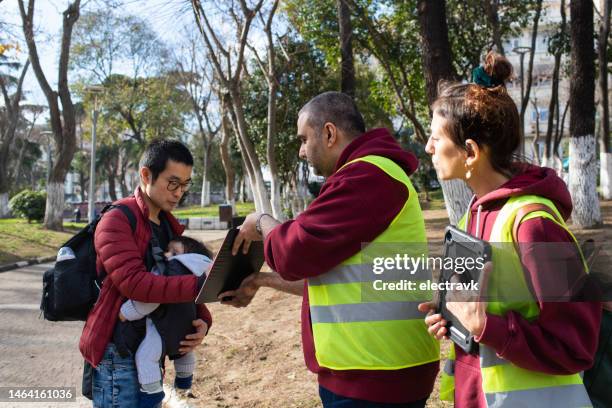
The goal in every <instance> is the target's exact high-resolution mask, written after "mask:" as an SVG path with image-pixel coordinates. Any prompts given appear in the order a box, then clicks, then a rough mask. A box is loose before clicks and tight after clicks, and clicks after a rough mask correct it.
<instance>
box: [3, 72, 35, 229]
mask: <svg viewBox="0 0 612 408" xmlns="http://www.w3.org/2000/svg"><path fill="white" fill-rule="evenodd" d="M29 66H30V62H29V61H26V63H25V64H24V65H23V68H22V69H21V75H20V76H19V79H18V80H17V86H16V89H15V93H14V94H13V95H9V88H8V77H7V76H6V75H4V76H0V89H1V90H2V96H3V98H4V110H5V116H6V126H5V130H4V132H2V134H0V218H5V217H8V216H9V208H8V193H9V189H10V187H11V183H10V181H11V178H10V177H9V155H10V152H11V146H12V144H13V141H14V139H15V133H16V131H17V125H18V123H19V120H20V119H21V109H20V106H19V103H20V102H21V96H22V94H23V81H24V79H25V75H26V72H27V71H28V67H29Z"/></svg>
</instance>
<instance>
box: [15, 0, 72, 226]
mask: <svg viewBox="0 0 612 408" xmlns="http://www.w3.org/2000/svg"><path fill="white" fill-rule="evenodd" d="M18 4H19V13H20V15H21V21H22V26H23V32H24V36H25V40H26V44H27V47H28V55H29V59H30V63H31V64H32V69H33V70H34V74H35V75H36V79H37V80H38V83H39V85H40V87H41V89H42V91H43V93H44V94H45V98H46V99H47V103H48V106H49V121H50V124H51V129H52V130H53V138H54V140H55V146H56V149H55V150H56V152H57V154H56V157H55V159H56V160H55V165H54V167H53V169H52V172H51V177H50V178H49V183H48V185H47V203H46V207H45V221H44V225H45V228H48V229H52V230H61V229H62V222H63V220H62V214H63V210H64V188H63V187H64V180H65V179H66V174H67V172H68V170H69V169H70V162H71V161H72V158H73V156H74V152H75V150H76V117H75V110H74V105H73V103H72V99H71V97H70V89H69V88H68V61H69V59H70V42H71V39H72V28H73V27H74V23H76V21H77V20H78V18H79V9H80V5H81V0H74V2H72V3H70V4H69V5H68V7H67V8H66V10H65V11H64V12H63V13H62V17H63V18H62V40H61V51H60V57H59V68H58V81H57V87H58V91H57V92H55V91H54V90H53V89H52V88H51V86H50V85H49V82H48V81H47V78H46V77H45V74H44V72H43V70H42V66H41V64H40V60H39V57H38V51H37V47H36V41H35V38H34V9H35V8H34V0H30V1H29V2H28V7H27V11H26V7H25V6H24V2H23V0H19V1H18ZM58 99H59V103H58ZM60 103H61V109H60Z"/></svg>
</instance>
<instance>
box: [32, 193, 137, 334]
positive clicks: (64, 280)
mask: <svg viewBox="0 0 612 408" xmlns="http://www.w3.org/2000/svg"><path fill="white" fill-rule="evenodd" d="M115 208H119V209H120V210H121V211H123V213H124V214H125V215H126V217H127V218H128V220H129V221H130V227H131V228H132V234H133V233H134V231H135V230H136V217H135V216H134V213H132V211H131V210H130V209H129V208H128V207H127V206H126V205H122V204H110V205H107V206H106V207H104V208H103V209H102V211H101V212H100V215H98V217H97V218H96V219H95V220H93V221H92V222H90V223H89V224H87V226H85V227H84V228H83V229H82V230H80V231H79V232H77V233H76V235H74V236H73V237H72V238H70V240H68V242H66V243H65V244H64V245H63V246H62V247H68V248H70V249H72V252H74V258H73V259H66V260H62V261H59V262H56V263H55V265H54V266H53V268H51V269H49V270H47V271H46V272H45V273H44V275H43V291H42V299H41V302H40V310H41V312H42V315H43V316H44V318H45V320H49V321H53V322H57V321H73V320H83V321H84V320H86V319H87V315H88V314H89V311H90V310H91V309H92V307H93V305H94V304H95V303H96V301H97V300H98V296H99V295H100V288H101V286H102V281H103V279H104V277H105V276H106V273H105V272H104V271H100V275H99V276H98V273H97V271H96V250H95V248H94V234H95V232H96V226H97V225H98V222H100V219H101V218H102V216H103V215H104V214H105V213H107V212H109V211H111V210H113V209H115Z"/></svg>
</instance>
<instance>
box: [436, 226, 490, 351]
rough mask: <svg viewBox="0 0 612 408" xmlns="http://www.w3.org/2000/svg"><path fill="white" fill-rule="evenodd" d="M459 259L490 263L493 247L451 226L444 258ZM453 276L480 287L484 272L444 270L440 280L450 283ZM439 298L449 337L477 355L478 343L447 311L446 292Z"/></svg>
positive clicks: (445, 241) (439, 309) (440, 294)
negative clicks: (481, 259)
mask: <svg viewBox="0 0 612 408" xmlns="http://www.w3.org/2000/svg"><path fill="white" fill-rule="evenodd" d="M457 257H471V258H474V259H476V258H478V257H482V258H483V259H484V261H485V263H486V262H490V261H491V246H490V245H489V243H488V242H486V241H483V240H481V239H478V238H476V237H474V236H472V235H470V234H468V233H466V232H465V231H462V230H460V229H458V228H456V227H454V226H449V227H446V230H445V231H444V258H457ZM453 275H455V276H456V278H458V279H459V281H461V282H464V283H469V282H471V281H472V280H473V281H476V282H478V283H479V286H478V287H480V284H481V283H482V282H481V281H480V278H481V276H482V270H480V269H478V268H474V269H471V270H466V271H465V272H463V273H461V274H458V273H456V272H455V271H454V270H450V269H449V270H446V269H442V271H441V272H440V279H439V280H440V282H447V281H450V280H451V277H453ZM456 278H455V279H456ZM437 296H438V311H439V312H440V313H441V314H442V317H443V318H444V319H445V320H446V322H447V323H446V329H447V331H448V332H447V333H448V336H449V337H450V339H451V340H452V341H453V342H454V343H455V344H456V345H458V346H459V347H461V348H462V349H463V350H464V351H465V352H466V353H475V352H476V351H477V349H478V343H476V341H475V340H474V336H472V335H471V334H470V332H469V331H468V330H467V329H466V328H465V327H463V325H462V324H461V323H460V322H459V320H458V319H457V318H456V317H455V316H454V315H453V314H452V313H451V312H449V311H448V309H446V290H440V291H439V292H438V293H437Z"/></svg>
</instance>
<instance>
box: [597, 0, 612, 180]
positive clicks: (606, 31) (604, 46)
mask: <svg viewBox="0 0 612 408" xmlns="http://www.w3.org/2000/svg"><path fill="white" fill-rule="evenodd" d="M611 2H612V0H603V1H602V3H603V10H602V13H601V14H602V23H601V26H600V27H599V41H598V44H597V60H598V62H599V89H600V93H601V125H602V140H603V146H604V151H605V153H612V150H610V105H609V102H608V37H609V35H610V8H611V7H610V3H611ZM602 169H603V167H602Z"/></svg>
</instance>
